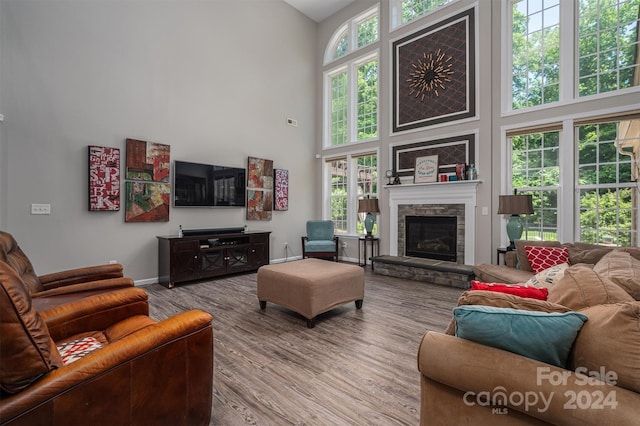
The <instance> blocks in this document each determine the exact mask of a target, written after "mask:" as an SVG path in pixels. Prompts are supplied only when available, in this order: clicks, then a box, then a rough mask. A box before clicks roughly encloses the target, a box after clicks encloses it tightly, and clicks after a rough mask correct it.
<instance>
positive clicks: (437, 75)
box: [407, 49, 453, 101]
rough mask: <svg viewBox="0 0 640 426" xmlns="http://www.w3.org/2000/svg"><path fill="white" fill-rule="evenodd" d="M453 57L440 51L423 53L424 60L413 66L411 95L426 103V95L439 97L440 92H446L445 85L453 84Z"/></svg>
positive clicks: (410, 80)
mask: <svg viewBox="0 0 640 426" xmlns="http://www.w3.org/2000/svg"><path fill="white" fill-rule="evenodd" d="M452 65H453V64H452V63H451V56H448V55H445V53H444V52H443V51H442V50H440V49H438V51H437V52H436V53H429V54H427V53H423V54H422V59H418V61H417V62H416V63H413V64H411V66H412V67H413V71H412V72H410V73H409V75H410V76H411V78H410V79H408V80H407V81H408V82H409V94H410V95H412V94H415V97H416V98H417V97H420V100H421V101H424V97H425V95H428V94H431V93H433V94H435V95H436V96H439V93H438V90H444V89H445V88H446V86H445V84H446V83H450V82H451V78H450V76H451V75H452V74H453V71H452V70H451V67H452Z"/></svg>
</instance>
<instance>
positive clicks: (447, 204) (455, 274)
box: [373, 181, 479, 289]
mask: <svg viewBox="0 0 640 426" xmlns="http://www.w3.org/2000/svg"><path fill="white" fill-rule="evenodd" d="M478 183H479V182H478V181H458V182H437V183H427V184H401V185H388V186H386V187H385V188H386V189H387V190H388V191H389V213H390V216H389V217H390V229H389V234H390V241H389V255H388V256H378V257H376V258H374V260H373V266H374V269H373V270H374V272H375V273H377V274H382V275H389V276H394V277H402V278H408V279H413V280H418V281H425V282H429V283H434V284H441V285H447V286H453V287H459V288H464V289H467V288H469V286H470V281H471V279H472V277H473V265H474V260H475V259H474V258H475V224H476V216H475V215H476V186H477V184H478Z"/></svg>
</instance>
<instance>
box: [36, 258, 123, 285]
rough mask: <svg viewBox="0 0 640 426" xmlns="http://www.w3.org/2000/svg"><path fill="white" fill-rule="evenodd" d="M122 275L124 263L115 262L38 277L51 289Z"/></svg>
mask: <svg viewBox="0 0 640 426" xmlns="http://www.w3.org/2000/svg"><path fill="white" fill-rule="evenodd" d="M122 275H123V274H122V265H121V264H119V263H114V264H108V265H97V266H87V267H84V268H76V269H70V270H68V271H60V272H54V273H51V274H45V275H41V276H39V277H38V279H39V280H40V283H41V284H42V286H43V287H44V288H45V289H46V290H49V289H51V288H56V287H60V286H65V285H69V284H77V283H84V282H88V281H97V280H105V279H108V278H120V277H122Z"/></svg>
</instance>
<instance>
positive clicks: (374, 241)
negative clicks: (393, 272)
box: [358, 235, 380, 269]
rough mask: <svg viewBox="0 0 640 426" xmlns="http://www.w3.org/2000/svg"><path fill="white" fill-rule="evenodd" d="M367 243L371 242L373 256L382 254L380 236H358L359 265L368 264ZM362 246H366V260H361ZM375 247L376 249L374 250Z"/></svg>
mask: <svg viewBox="0 0 640 426" xmlns="http://www.w3.org/2000/svg"><path fill="white" fill-rule="evenodd" d="M367 243H369V244H371V257H373V256H375V255H378V256H379V255H380V238H378V237H370V236H368V235H365V236H364V237H360V238H358V265H359V266H364V267H366V266H367ZM361 247H364V262H360V259H361V258H360V253H361V250H360V249H361ZM374 247H375V251H374ZM371 269H373V262H371Z"/></svg>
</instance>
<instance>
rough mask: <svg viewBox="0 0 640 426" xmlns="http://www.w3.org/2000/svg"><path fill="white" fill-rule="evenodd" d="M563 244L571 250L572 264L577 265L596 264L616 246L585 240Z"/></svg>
mask: <svg viewBox="0 0 640 426" xmlns="http://www.w3.org/2000/svg"><path fill="white" fill-rule="evenodd" d="M562 246H563V247H566V248H567V249H568V250H569V264H570V265H577V264H578V263H586V264H589V265H595V264H596V263H598V261H599V260H600V259H602V256H604V255H606V254H607V253H609V252H610V251H611V250H613V249H615V247H611V246H603V245H600V244H591V243H583V242H575V243H564V244H562Z"/></svg>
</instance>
